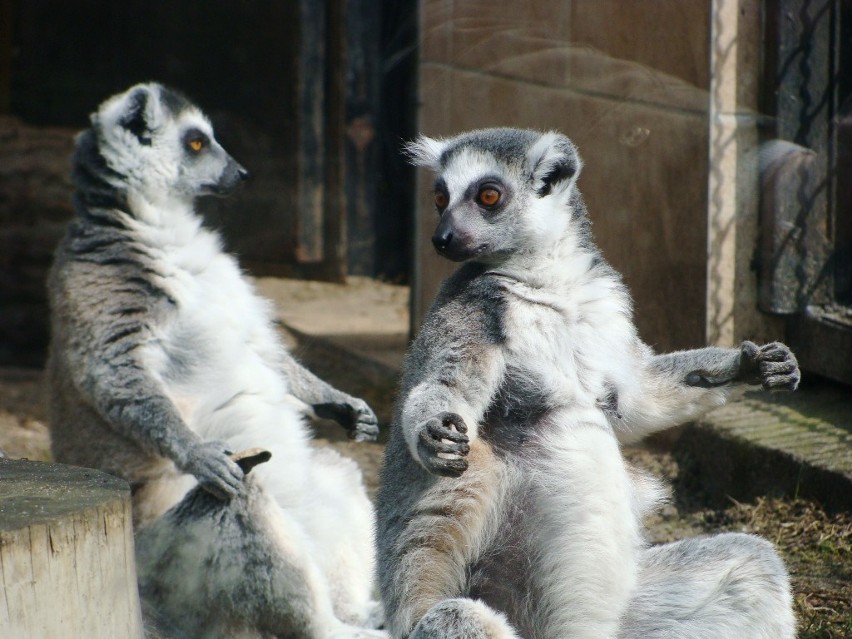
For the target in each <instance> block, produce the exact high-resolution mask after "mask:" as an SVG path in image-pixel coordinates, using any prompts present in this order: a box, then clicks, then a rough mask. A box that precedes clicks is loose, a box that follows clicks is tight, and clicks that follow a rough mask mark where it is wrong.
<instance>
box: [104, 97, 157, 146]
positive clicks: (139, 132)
mask: <svg viewBox="0 0 852 639" xmlns="http://www.w3.org/2000/svg"><path fill="white" fill-rule="evenodd" d="M158 89H159V87H158V86H157V85H155V84H137V85H136V86H134V87H131V88H130V89H128V90H127V91H125V92H124V93H120V94H118V95H115V96H113V97H111V98H109V99H108V100H107V101H106V102H104V103H103V104H102V105H101V107H100V109H98V112H97V113H96V114H95V115H94V116H93V117H92V122H93V123H97V124H99V125H100V126H101V127H111V126H120V127H121V128H123V129H126V130H127V131H129V132H130V133H132V134H133V135H134V136H135V137H136V139H137V140H139V143H140V144H145V145H149V144H151V132H152V131H154V130H155V129H156V128H158V127H159V126H160V125H161V123H162V118H163V111H162V105H161V104H160V99H159V91H158Z"/></svg>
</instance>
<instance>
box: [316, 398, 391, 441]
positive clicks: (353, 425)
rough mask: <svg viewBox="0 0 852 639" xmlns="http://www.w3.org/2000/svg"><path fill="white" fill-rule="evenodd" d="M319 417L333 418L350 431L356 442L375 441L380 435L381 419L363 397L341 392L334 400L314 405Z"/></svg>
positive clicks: (351, 437)
mask: <svg viewBox="0 0 852 639" xmlns="http://www.w3.org/2000/svg"><path fill="white" fill-rule="evenodd" d="M313 408H314V413H316V415H317V417H322V418H324V419H333V420H334V421H336V422H337V423H339V424H340V425H341V426H343V427H344V428H345V429H346V430H348V431H349V439H354V440H355V441H356V442H371V441H375V439H376V437H378V436H379V420H378V418H376V414H375V413H374V412H373V409H372V408H370V407H369V406H368V405H367V402H365V401H364V400H363V399H358V398H357V397H350V396H349V395H344V394H341V397H340V398H339V399H337V401H334V402H327V403H322V404H315V405H314V407H313Z"/></svg>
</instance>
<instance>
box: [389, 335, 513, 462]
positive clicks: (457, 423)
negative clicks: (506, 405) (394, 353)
mask: <svg viewBox="0 0 852 639" xmlns="http://www.w3.org/2000/svg"><path fill="white" fill-rule="evenodd" d="M433 352H434V354H435V356H434V357H433V361H431V362H428V363H423V366H422V369H423V370H426V371H428V372H427V374H426V375H424V376H423V379H422V380H421V381H420V383H418V384H417V385H416V386H414V387H413V388H411V389H410V390H409V392H408V393H407V395H406V397H405V398H404V403H403V405H402V416H401V424H402V429H403V433H404V435H405V441H406V442H407V443H408V448H409V450H410V451H411V455H412V457H414V459H415V460H417V462H419V463H420V465H421V466H423V467H424V468H425V469H426V470H428V471H429V472H430V473H433V474H435V475H444V476H448V477H458V476H460V475H461V474H462V473H464V471H465V470H467V466H468V462H467V459H466V456H467V454H468V453H469V452H470V446H469V444H470V442H471V441H472V440H473V439H475V438H476V435H477V432H476V428H477V424H478V423H479V421H480V420H481V419H482V417H483V415H484V414H485V411H486V409H487V408H488V405H489V403H490V401H491V398H492V397H493V396H494V393H495V392H496V391H497V387H498V385H499V383H500V380H501V379H502V378H503V371H504V369H505V361H504V359H503V355H502V353H501V351H500V350H499V348H497V347H496V346H494V345H492V344H488V343H483V342H481V341H456V340H453V339H452V338H450V339H447V340H446V341H445V343H444V344H443V345H442V347H441V348H436V349H434V351H433Z"/></svg>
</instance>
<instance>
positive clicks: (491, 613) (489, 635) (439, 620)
mask: <svg viewBox="0 0 852 639" xmlns="http://www.w3.org/2000/svg"><path fill="white" fill-rule="evenodd" d="M410 639H518V635H517V634H516V633H515V631H514V630H513V629H512V627H511V626H510V625H509V622H508V621H506V618H505V617H504V616H503V615H501V614H500V613H499V612H496V611H495V610H492V609H491V608H489V607H488V606H487V605H485V604H484V603H482V602H481V601H475V600H473V599H445V600H444V601H441V602H440V603H438V604H435V605H434V606H432V608H430V609H429V611H428V612H427V613H426V614H425V615H424V616H423V618H422V619H421V620H420V622H419V623H418V624H417V626H415V628H414V630H413V631H412V633H411V635H410Z"/></svg>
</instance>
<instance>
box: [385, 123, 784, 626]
mask: <svg viewBox="0 0 852 639" xmlns="http://www.w3.org/2000/svg"><path fill="white" fill-rule="evenodd" d="M410 152H411V156H412V158H413V160H414V162H416V163H417V164H419V165H423V166H427V167H429V168H431V169H432V170H434V172H435V173H436V174H437V180H436V182H435V190H434V193H435V196H434V197H435V207H436V209H437V211H438V214H439V216H440V219H439V221H438V226H437V229H436V231H435V234H434V236H433V237H432V241H433V243H434V245H435V247H436V249H437V250H438V252H439V253H440V254H441V255H443V256H445V257H447V258H449V259H451V260H453V261H456V262H463V264H462V266H461V267H460V268H459V269H458V270H457V271H456V272H455V273H454V274H453V275H452V276H451V277H450V278H449V279H447V280H446V281H445V282H444V284H443V286H442V287H441V289H440V292H439V293H438V296H437V299H436V300H435V302H434V304H433V306H432V308H431V309H430V310H429V312H428V314H427V315H426V317H425V319H424V322H423V325H422V328H421V330H420V333H419V335H418V336H417V338H416V340H415V342H414V343H413V345H412V346H411V349H410V351H409V354H408V356H407V359H406V363H405V367H404V376H403V380H402V385H401V391H400V396H399V399H398V402H397V408H396V412H395V418H394V424H393V427H392V432H391V436H390V441H389V443H388V447H387V451H386V455H385V463H384V467H383V471H382V481H381V489H380V492H379V496H378V504H377V507H378V552H379V580H380V586H381V592H382V597H383V600H384V604H385V612H386V614H387V618H388V624H389V629H390V631H391V633H392V635H393V636H394V637H400V638H401V637H409V638H410V639H427V638H428V639H439V638H440V639H462V638H464V639H486V638H488V639H495V638H509V637H526V638H528V639H532V638H533V637H537V638H539V639H548V638H552V639H557V638H560V639H561V638H564V637H571V638H572V639H578V638H581V637H588V638H590V639H591V638H594V639H604V638H615V637H618V638H621V639H628V638H629V639H654V638H656V639H663V638H666V639H674V638H683V639H687V638H688V639H722V638H731V637H751V638H753V639H758V638H759V639H784V638H790V637H793V635H794V626H795V624H794V618H793V613H792V608H791V596H790V589H789V583H788V577H787V574H786V571H785V569H784V566H783V564H782V562H781V560H780V559H779V557H778V556H777V554H776V553H775V551H774V549H773V548H772V546H771V545H770V544H769V543H768V542H766V541H764V540H762V539H760V538H758V537H754V536H749V535H744V534H722V535H718V536H715V537H706V538H700V539H688V540H683V541H679V542H676V543H671V544H666V545H662V546H657V547H654V548H649V547H648V546H647V545H646V544H645V543H644V541H643V535H642V529H641V523H640V521H641V517H642V515H643V513H645V512H647V511H648V509H649V508H651V507H653V506H654V505H655V503H656V502H657V500H658V499H659V495H660V494H661V493H660V491H659V487H658V486H657V484H656V482H655V480H654V479H653V478H649V477H646V476H644V475H643V474H641V473H639V472H638V471H636V470H633V469H630V468H628V466H627V465H626V464H625V461H624V459H623V458H622V454H621V451H620V442H625V441H632V440H636V439H638V438H641V437H642V436H644V435H646V434H648V433H651V432H654V431H658V430H661V429H664V428H667V427H670V426H672V425H675V424H679V423H682V422H685V421H687V420H690V419H693V418H695V417H698V416H699V415H701V414H702V413H704V412H705V411H706V410H708V409H709V408H711V407H714V406H718V405H720V404H722V403H723V402H724V401H725V397H726V393H727V391H728V388H729V387H730V386H731V385H733V384H738V383H746V384H761V385H763V387H764V388H767V389H778V390H781V389H784V390H792V389H794V388H796V386H797V384H798V381H799V371H798V366H797V363H796V359H795V357H794V356H793V355H792V353H791V352H790V351H789V349H788V348H787V347H786V346H784V345H782V344H779V343H772V344H768V345H766V346H760V347H759V346H756V345H755V344H753V343H751V342H744V343H743V344H742V345H741V346H740V347H739V348H703V349H699V350H693V351H684V352H676V353H671V354H668V355H655V354H654V353H653V352H652V350H651V349H650V348H649V347H648V346H647V345H645V344H644V343H643V342H642V341H641V340H640V339H639V337H638V335H637V332H636V329H635V327H634V324H633V321H632V312H631V301H630V298H629V295H628V292H627V291H626V289H625V287H624V285H623V284H622V281H621V278H620V277H619V275H618V274H617V273H616V272H615V271H614V270H613V269H612V268H611V267H610V266H609V265H607V263H606V262H605V261H604V260H603V258H602V257H601V254H600V253H599V251H598V249H597V248H596V247H595V245H594V243H593V240H592V236H591V233H590V225H589V219H588V217H587V214H586V209H585V206H584V203H583V200H582V198H581V196H580V193H579V191H578V190H577V187H576V181H577V177H578V175H579V172H580V167H581V163H580V160H579V158H578V155H577V152H576V150H575V147H574V145H573V143H572V142H571V141H570V140H568V139H567V138H566V137H564V136H562V135H560V134H558V133H553V132H550V133H537V132H532V131H525V130H513V129H489V130H480V131H473V132H469V133H466V134H463V135H459V136H458V137H454V138H451V139H446V140H434V139H429V138H425V137H423V138H420V139H419V141H417V142H416V143H414V144H412V145H411V147H410Z"/></svg>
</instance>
